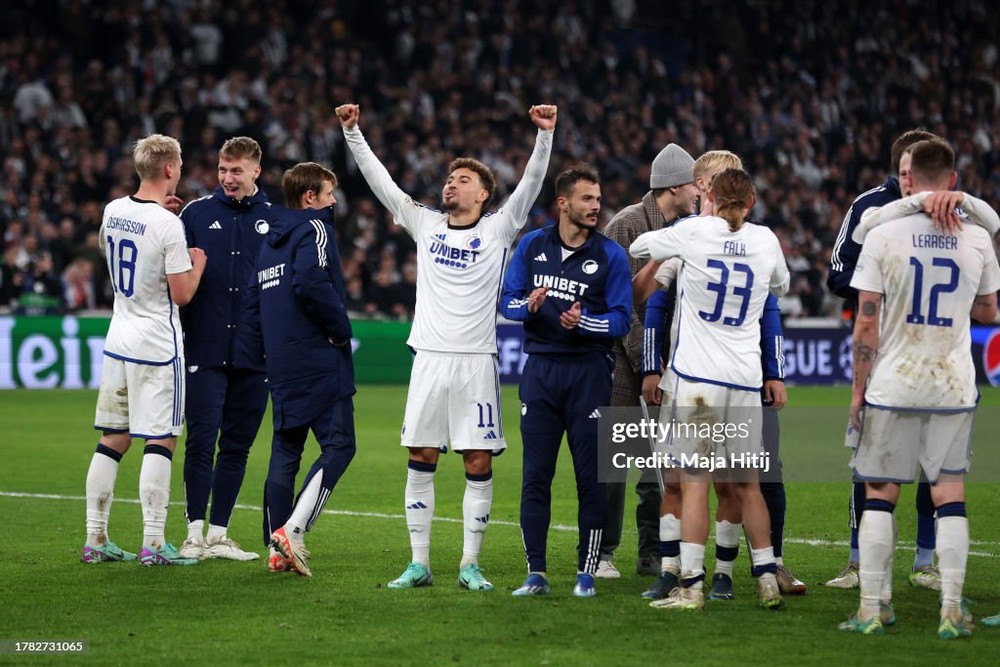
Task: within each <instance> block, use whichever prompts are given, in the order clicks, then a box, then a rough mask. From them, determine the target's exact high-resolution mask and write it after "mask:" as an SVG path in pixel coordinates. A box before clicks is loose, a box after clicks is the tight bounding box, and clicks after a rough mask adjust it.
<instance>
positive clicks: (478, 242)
mask: <svg viewBox="0 0 1000 667" xmlns="http://www.w3.org/2000/svg"><path fill="white" fill-rule="evenodd" d="M482 245H483V239H481V238H480V237H479V235H478V234H473V235H472V236H470V237H469V238H468V239H466V240H465V247H466V248H468V249H469V250H479V248H480V247H481V246H482Z"/></svg>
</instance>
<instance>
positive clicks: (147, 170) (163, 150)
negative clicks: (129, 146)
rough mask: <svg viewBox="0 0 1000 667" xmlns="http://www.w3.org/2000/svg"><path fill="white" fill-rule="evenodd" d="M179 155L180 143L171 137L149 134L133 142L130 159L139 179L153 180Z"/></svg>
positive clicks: (161, 174)
mask: <svg viewBox="0 0 1000 667" xmlns="http://www.w3.org/2000/svg"><path fill="white" fill-rule="evenodd" d="M180 157H181V144H180V142H179V141H177V140H176V139H174V138H173V137H168V136H166V135H163V134H151V135H149V136H148V137H144V138H142V139H139V140H138V141H136V142H135V148H134V149H133V150H132V159H133V160H134V162H135V173H137V174H139V180H142V181H155V180H158V179H159V178H161V177H162V176H163V167H165V166H166V165H168V164H171V163H172V162H176V161H177V160H179V159H180Z"/></svg>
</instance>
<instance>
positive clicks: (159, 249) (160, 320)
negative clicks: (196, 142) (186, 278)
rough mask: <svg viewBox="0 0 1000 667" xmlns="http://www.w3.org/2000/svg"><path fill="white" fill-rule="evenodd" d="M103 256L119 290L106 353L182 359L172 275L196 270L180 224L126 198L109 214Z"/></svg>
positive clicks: (142, 359)
mask: <svg viewBox="0 0 1000 667" xmlns="http://www.w3.org/2000/svg"><path fill="white" fill-rule="evenodd" d="M100 244H101V249H102V250H104V254H105V257H106V258H107V262H108V271H109V273H110V275H111V284H112V285H113V286H114V290H115V304H114V314H113V315H112V317H111V325H110V327H109V328H108V336H107V339H106V340H105V343H104V353H105V354H107V355H108V356H112V357H115V358H117V359H122V360H124V361H135V362H139V363H146V364H169V363H171V362H172V361H173V360H174V359H175V358H176V357H177V356H178V355H179V354H181V344H182V341H181V322H180V317H179V315H178V312H177V307H176V306H175V305H174V302H173V301H172V300H171V299H170V291H169V289H168V288H167V275H168V274H174V273H184V272H185V271H189V270H190V269H191V257H190V256H189V255H188V250H187V242H186V241H185V239H184V229H183V227H182V225H181V219H180V218H178V217H177V216H176V215H174V214H173V213H171V212H170V211H168V210H167V209H165V208H163V207H162V206H160V205H159V204H158V203H156V202H151V201H143V200H140V199H136V198H135V197H132V196H129V197H122V198H121V199H116V200H114V201H113V202H111V203H109V204H108V205H107V206H106V207H105V208H104V221H103V222H102V223H101V238H100Z"/></svg>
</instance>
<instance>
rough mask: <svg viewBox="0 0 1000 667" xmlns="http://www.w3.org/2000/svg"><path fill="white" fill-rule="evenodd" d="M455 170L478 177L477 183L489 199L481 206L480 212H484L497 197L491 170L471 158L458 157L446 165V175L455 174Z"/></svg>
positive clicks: (495, 180)
mask: <svg viewBox="0 0 1000 667" xmlns="http://www.w3.org/2000/svg"><path fill="white" fill-rule="evenodd" d="M456 169H468V170H469V171H473V172H475V173H476V175H477V176H479V183H480V184H481V185H482V186H483V189H484V190H486V192H488V193H489V197H487V198H486V201H484V202H483V206H482V208H481V209H480V211H485V210H486V207H487V206H489V205H490V202H492V201H493V200H494V199H495V198H496V196H497V179H496V177H495V176H493V170H492V169H490V168H489V167H487V166H486V165H485V164H483V163H482V162H480V161H479V160H476V159H475V158H471V157H460V158H455V159H454V160H452V161H451V164H449V165H448V175H449V176H450V175H451V174H453V173H455V170H456Z"/></svg>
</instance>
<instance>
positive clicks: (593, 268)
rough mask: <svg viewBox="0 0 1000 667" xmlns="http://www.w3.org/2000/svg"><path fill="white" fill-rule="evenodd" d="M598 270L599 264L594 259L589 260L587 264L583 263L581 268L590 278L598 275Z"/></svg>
mask: <svg viewBox="0 0 1000 667" xmlns="http://www.w3.org/2000/svg"><path fill="white" fill-rule="evenodd" d="M598 268H600V267H599V265H598V264H597V262H595V261H594V260H592V259H588V260H587V261H586V262H584V263H583V266H581V267H580V270H582V271H583V272H584V273H586V274H587V275H588V276H592V275H594V274H595V273H597V269H598Z"/></svg>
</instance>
